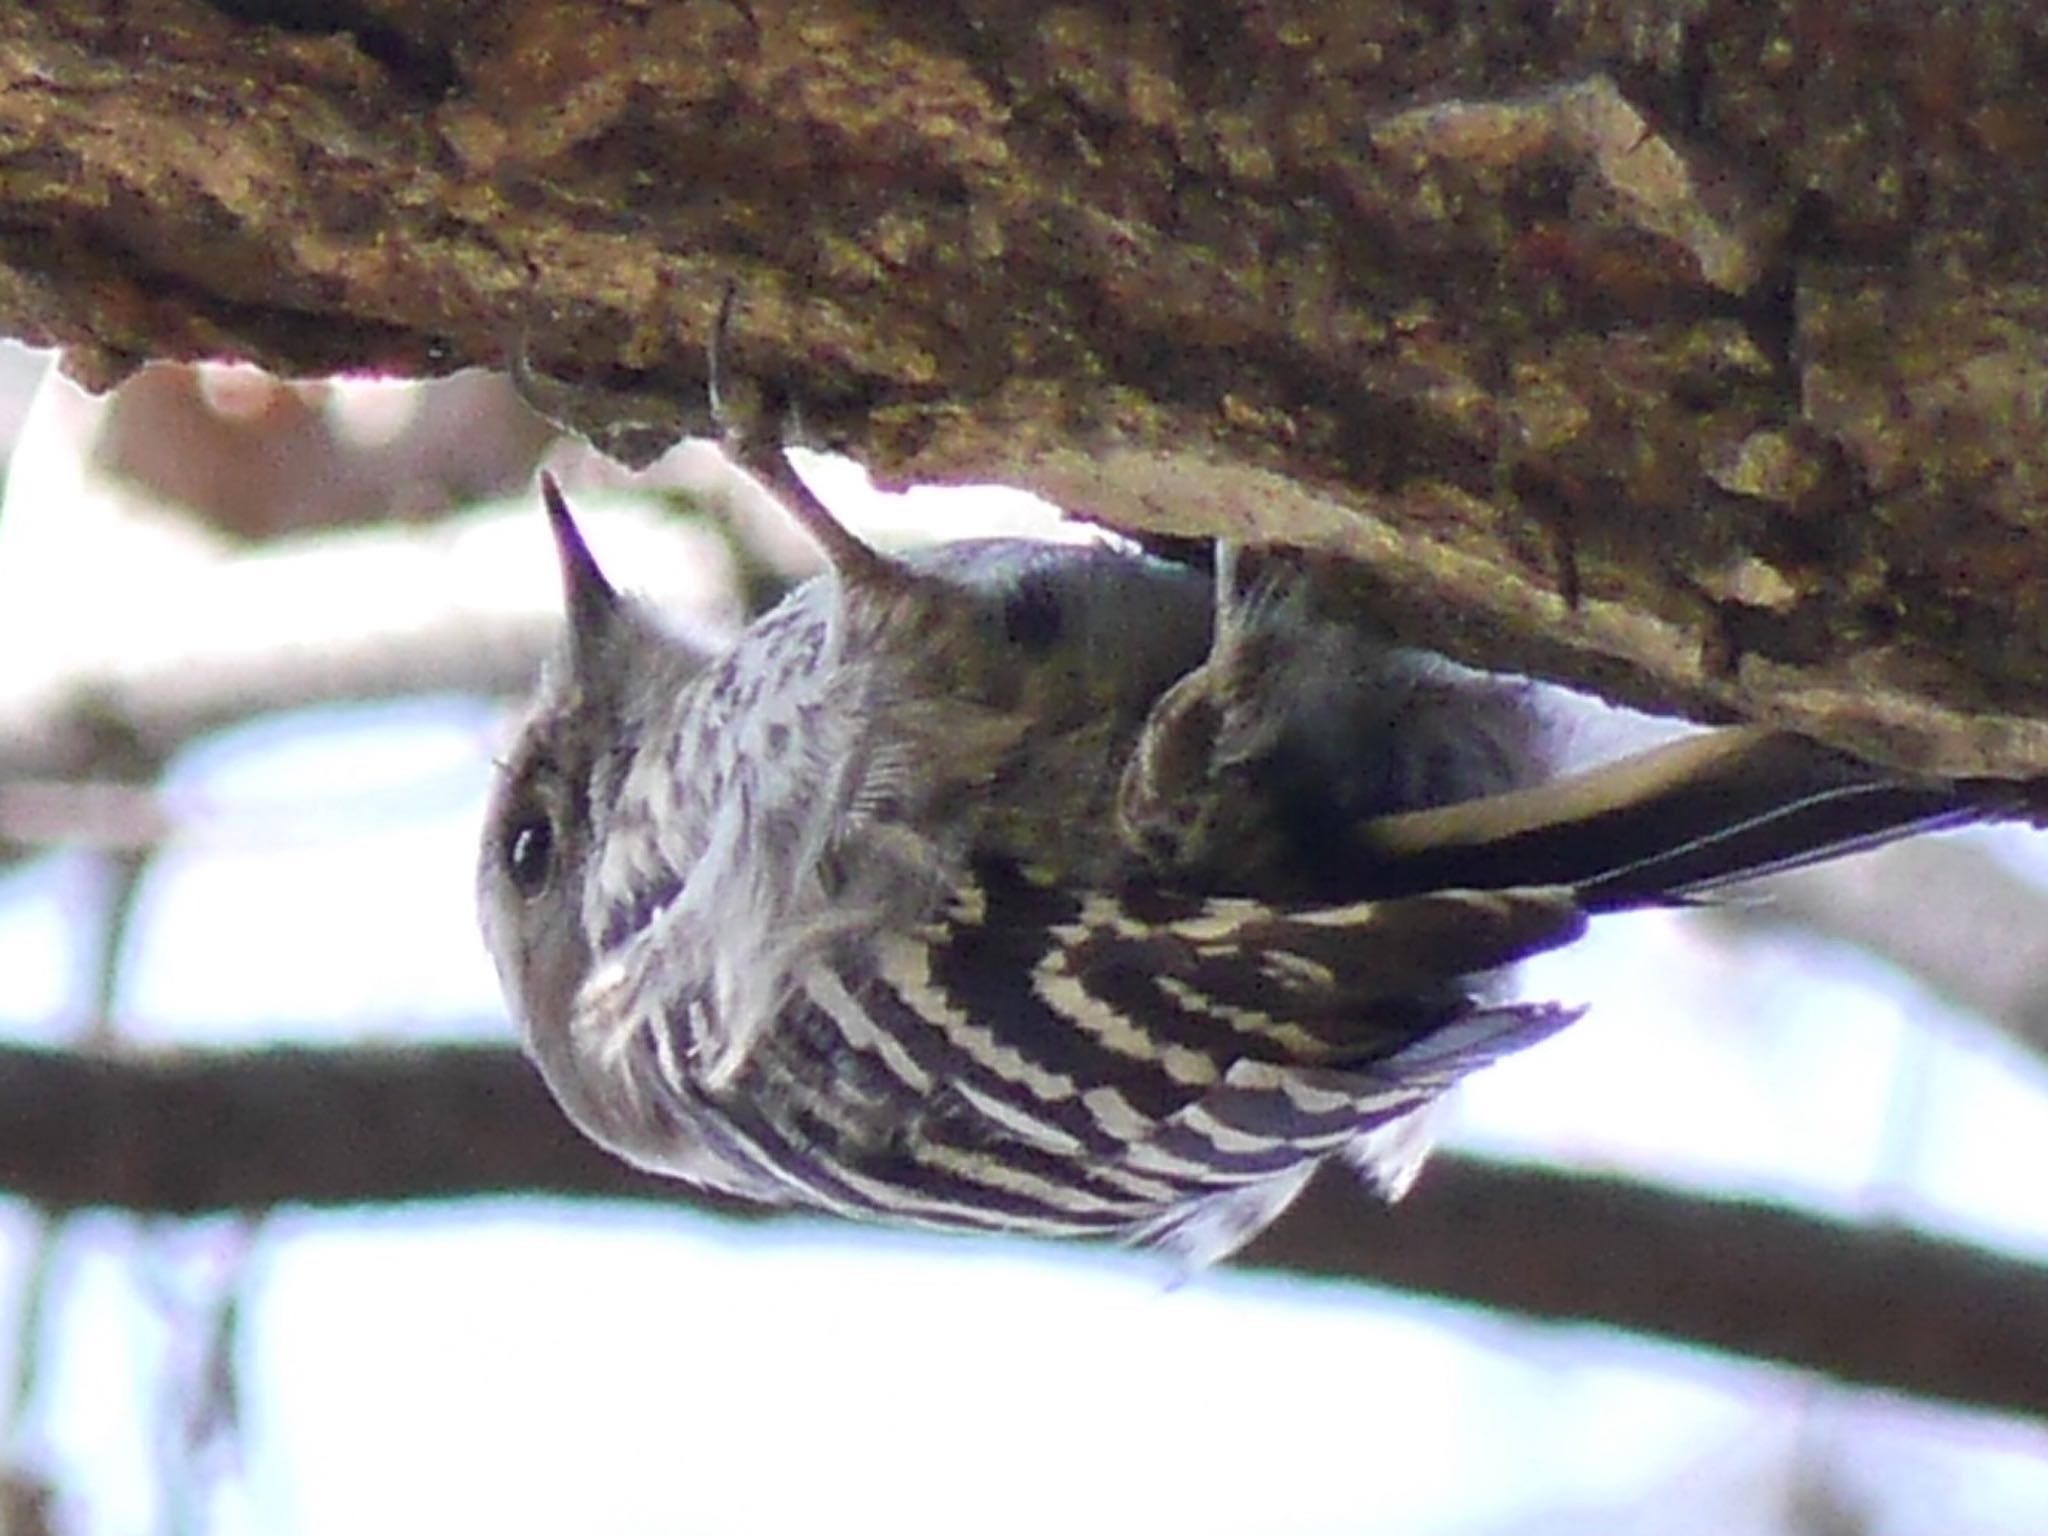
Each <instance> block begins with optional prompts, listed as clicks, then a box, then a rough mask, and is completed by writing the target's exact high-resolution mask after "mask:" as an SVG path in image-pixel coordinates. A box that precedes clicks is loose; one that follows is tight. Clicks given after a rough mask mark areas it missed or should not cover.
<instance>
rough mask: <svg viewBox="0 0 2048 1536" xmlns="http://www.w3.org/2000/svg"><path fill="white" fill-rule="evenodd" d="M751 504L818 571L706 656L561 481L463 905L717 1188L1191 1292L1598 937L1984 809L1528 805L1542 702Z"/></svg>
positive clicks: (1827, 796)
mask: <svg viewBox="0 0 2048 1536" xmlns="http://www.w3.org/2000/svg"><path fill="white" fill-rule="evenodd" d="M750 467H752V468H755V469H756V470H757V471H758V472H761V473H762V474H763V477H764V478H766V479H769V480H770V481H771V482H772V483H773V484H774V486H775V488H776V489H778V490H779V491H780V492H781V493H782V494H783V495H784V496H785V498H786V499H788V500H790V501H791V502H793V503H794V507H793V510H795V511H796V513H797V515H798V516H799V517H801V518H802V519H803V520H804V521H805V522H806V523H807V524H809V525H810V526H812V527H813V528H814V529H817V530H818V531H819V532H820V535H821V539H822V541H823V542H825V543H826V544H827V546H828V549H829V550H830V551H831V552H832V553H833V555H834V559H835V566H836V569H835V571H834V572H833V573H832V574H829V575H827V576H825V577H822V578H820V579H818V580H816V581H814V582H812V583H810V584H808V585H806V586H804V587H802V588H800V589H799V590H798V591H796V592H795V593H794V594H792V595H791V596H790V597H789V599H788V600H786V601H785V602H784V603H783V604H782V605H781V606H780V607H779V608H777V609H776V610H775V611H773V612H772V613H770V614H768V615H767V616H765V617H764V618H762V619H761V620H760V621H759V622H758V623H757V624H756V625H755V626H754V627H753V628H752V629H751V630H749V631H748V633H747V634H746V635H745V636H744V637H743V638H742V639H741V640H740V641H739V643H738V644H737V645H736V646H735V647H734V648H733V650H732V651H730V652H729V653H728V654H726V655H724V656H722V657H716V658H707V657H703V656H700V655H697V654H695V653H694V652H691V651H689V650H688V649H687V648H685V647H684V646H683V645H682V644H681V643H680V642H678V641H676V640H673V639H671V638H669V637H668V636H667V635H666V634H665V633H664V632H663V631H662V629H661V627H660V624H659V621H658V619H657V618H656V617H655V616H654V615H651V614H649V613H646V612H644V611H643V610H642V609H640V608H639V607H638V605H636V604H635V603H633V602H632V601H631V600H630V599H626V598H622V597H620V596H618V595H617V594H616V593H615V592H614V591H613V589H612V588H611V586H610V585H609V584H608V583H607V582H606V581H605V579H604V577H603V576H602V575H601V574H600V573H599V571H598V568H597V566H596V564H595V563H594V562H593V561H592V560H591V558H590V556H589V554H588V552H587V550H586V549H585V548H584V546H583V543H582V540H581V538H580V536H579V535H578V534H577V532H576V529H575V527H574V524H573V522H572V521H571V520H570V517H569V513H568V510H567V508H566V507H565V506H564V505H562V503H561V502H560V499H559V496H558V494H557V493H556V492H555V491H554V489H553V487H552V486H550V487H549V488H548V490H549V501H550V507H551V513H552V516H553V519H554V525H555V530H556V534H557V540H558V544H559V547H560V550H561V555H562V561H563V567H564V571H565V573H566V579H567V585H568V595H569V611H570V615H571V633H570V638H569V644H568V646H567V648H566V653H565V655H564V657H563V659H562V662H561V663H560V664H559V665H558V666H557V667H556V668H555V669H554V670H553V672H552V673H551V674H550V676H549V678H548V679H547V681H546V683H545V685H544V687H543V690H542V694H541V698H540V701H539V703H538V704H537V705H536V706H535V710H534V714H533V716H532V718H531V720H530V721H529V723H528V724H527V727H526V729H525V731H524V733H523V735H522V737H521V739H520V742H519V745H518V747H517V750H516V751H515V752H514V753H513V755H512V756H511V758H510V760H509V762H508V764H507V766H506V768H505V770H504V772H503V774H502V776H501V781H500V783H499V785H498V788H497V792H496V796H495V799H494V803H493V807H492V810H491V813H490V822H489V826H488V828H487V831H486V835H485V839H484V848H483V856H482V863H481V868H480V877H479V879H480V893H481V902H482V908H483V914H484V922H485V928H486V933H487V936H488V939H489V941H490V945H491V948H492V950H493V952H494V954H495V956H496V958H497V961H498V966H499V970H500V974H501V976H502V978H503V980H504V983H505V988H506V992H507V996H508V998H509V999H510V1001H511V1003H512V1007H513V1011H514V1013H515V1014H516V1015H517V1017H518V1019H519V1022H520V1024H521V1026H522V1028H523V1030H524V1032H525V1038H526V1041H527V1044H528V1047H529V1049H530V1051H531V1052H532V1054H533V1056H534V1058H535V1059H536V1061H537V1062H538V1063H539V1065H540V1068H541V1070H542V1072H543V1074H544V1075H545V1076H546V1078H547V1081H548V1083H549V1085H550V1086H551V1087H552V1089H553V1090H554V1092H555V1094H556V1096H557V1097H558V1098H559V1099H560V1100H561V1102H562V1104H563V1105H564V1107H565V1108H566V1109H567V1111H568V1112H569V1114H570V1115H571V1116H572V1117H573V1118H574V1119H575V1120H576V1122H577V1123H578V1124H579V1125H580V1126H581V1127H582V1128H583V1129H584V1130H585V1131H586V1132H587V1133H588V1134H590V1135H591V1136H592V1137H594V1138H595V1139H596V1140H598V1141H599V1142H601V1143H603V1144H604V1145H606V1146H608V1147H610V1148H612V1149H613V1150H614V1151H616V1152H618V1153H619V1154H620V1155H621V1156H623V1157H626V1158H628V1159H629V1160H631V1161H633V1162H635V1163H638V1164H640V1165H642V1166H644V1167H648V1168H652V1169H656V1170H659V1171H663V1172H668V1173H672V1174H676V1175H678V1176H680V1177H683V1178H686V1179H689V1180H692V1181H694V1182H697V1183H700V1184H704V1185H708V1186H711V1187H713V1188H716V1189H720V1190H724V1191H727V1192H731V1193H735V1194H739V1195H742V1196H746V1197H749V1198H754V1199H759V1200H764V1201H770V1202H777V1203H784V1204H792V1205H798V1206H806V1207H811V1208H815V1209H820V1210H826V1211H834V1212H838V1213H841V1214H845V1215H849V1216H854V1217H879V1218H885V1219H892V1220H901V1221H909V1222H916V1223H923V1224H928V1225H934V1226H941V1227H971V1228H993V1229H1003V1230H1017V1231H1027V1232H1037V1233H1048V1234H1066V1233H1114V1234H1121V1235H1126V1236H1136V1237H1141V1238H1149V1239H1158V1240H1162V1241H1165V1242H1168V1243H1170V1244H1172V1245H1174V1246H1176V1247H1177V1248H1179V1249H1180V1250H1181V1251H1182V1252H1184V1253H1186V1254H1188V1255H1190V1256H1191V1257H1193V1258H1196V1259H1206V1258H1212V1257H1215V1256H1217V1255H1218V1254H1221V1253H1223V1252H1227V1251H1228V1250H1229V1249H1231V1248H1233V1247H1235V1246H1236V1245H1237V1244H1238V1243H1240V1242H1242V1241H1243V1240H1244V1239H1245V1238H1246V1237H1248V1236H1249V1235H1250V1234H1251V1233H1252V1232H1254V1231H1256V1230H1257V1229H1258V1227H1260V1226H1262V1225H1263V1224H1264V1223H1265V1222H1266V1221H1268V1220H1270V1219H1271V1217H1272V1216H1274V1215H1275V1214H1277V1213H1278V1211H1279V1210H1280V1209H1282V1208H1283V1207H1284V1206H1285V1205H1286V1203H1287V1201H1288V1200H1289V1199H1291V1198H1292V1197H1293V1195H1294V1194H1295V1193H1296V1192H1297V1191H1298V1190H1299V1188H1300V1187H1301V1185H1302V1183H1303V1182H1304V1181H1305V1179H1306V1178H1307V1176H1308V1174H1309V1173H1310V1172H1312V1171H1313V1170H1314V1169H1315V1168H1316V1167H1317V1166H1318V1165H1320V1164H1321V1163H1323V1162H1324V1161H1326V1160H1328V1159H1330V1158H1332V1157H1347V1158H1349V1159H1350V1160H1351V1161H1353V1162H1354V1163H1356V1164H1358V1165H1359V1166H1360V1167H1361V1168H1362V1169H1363V1170H1364V1171H1365V1172H1366V1173H1367V1174H1368V1175H1369V1176H1371V1177H1373V1178H1374V1179H1376V1180H1377V1182H1379V1183H1380V1184H1381V1185H1382V1186H1383V1187H1384V1188H1385V1189H1386V1190H1387V1191H1388V1192H1389V1193H1398V1192H1399V1190H1400V1188H1401V1187H1403V1186H1404V1185H1405V1183H1406V1180H1407V1178H1408V1177H1409V1176H1410V1175H1412V1173H1413V1171H1414V1168H1415V1166H1416V1165H1417V1163H1418V1161H1419V1148H1420V1147H1421V1146H1422V1145H1423V1142H1422V1139H1421V1138H1420V1137H1418V1136H1416V1135H1415V1134H1413V1131H1414V1128H1415V1126H1416V1123H1417V1121H1416V1117H1417V1116H1418V1115H1419V1114H1420V1113H1421V1112H1422V1111H1424V1110H1425V1109H1426V1108H1427V1107H1428V1106H1429V1105H1430V1104H1431V1102H1432V1101H1433V1100H1435V1099H1436V1098H1437V1097H1438V1096H1439V1095H1440V1094H1441V1093H1442V1092H1443V1091H1444V1089H1446V1088H1447V1087H1448V1086H1450V1085H1451V1084H1452V1083H1453V1082H1455V1081H1456V1080H1457V1079H1458V1078H1459V1077H1461V1076H1463V1075H1464V1074H1466V1073H1468V1072H1470V1071H1472V1070H1474V1069H1476V1068H1478V1067H1480V1066H1483V1065H1485V1064H1486V1063H1487V1062H1489V1061H1492V1060H1494V1059H1495V1058H1497V1057H1499V1056H1500V1055H1502V1054H1504V1053H1506V1052H1509V1051H1513V1050H1517V1049H1520V1048H1522V1047H1523V1046H1526V1045H1529V1044H1531V1043H1533V1042H1534V1041H1536V1040H1539V1039H1541V1038H1543V1037H1544V1036H1546V1035H1548V1034H1550V1033H1551V1032H1553V1031H1554V1030H1556V1029H1558V1028H1559V1027H1561V1026H1562V1025H1564V1024H1565V1023H1567V1022H1569V1020H1570V1018H1571V1017H1572V1016H1573V1015H1572V1014H1571V1013H1570V1012H1569V1011H1568V1010H1564V1009H1560V1008H1557V1007H1553V1006H1549V1005H1543V1004H1527V1003H1513V1002H1507V1001H1504V1000H1502V999H1501V997H1500V996H1499V995H1498V992H1499V989H1498V987H1497V985H1496V984H1495V978H1496V977H1497V975H1498V973H1499V972H1500V971H1501V970H1502V969H1503V968H1505V967H1508V966H1511V965H1512V964H1513V963H1514V962H1515V961H1517V960H1519V959H1521V958H1523V957H1524V956H1527V955H1530V954H1533V953H1536V952H1538V951H1540V950H1543V949H1547V948H1550V947H1552V946H1555V945H1558V944H1562V943H1565V942H1567V941H1569V940H1570V939H1571V938H1573V937H1575V936H1576V935H1577V934H1578V933H1579V932H1580V931H1581V930H1582V929H1583V926H1584V924H1585V922H1586V920H1587V916H1588V914H1589V912H1592V911H1596V910H1599V909H1601V908H1602V907H1607V906H1615V905H1623V904H1628V903H1632V902H1637V901H1643V900H1655V899H1661V898H1663V897H1666V896H1669V895H1671V894H1674V893H1676V892H1678V891H1681V890H1686V889H1692V888H1698V887H1703V886H1707V885H1711V884H1714V883H1718V882H1719V881H1722V880H1725V879H1727V878H1731V877H1733V876H1734V875H1737V874H1739V873H1741V872H1742V871H1743V870H1744V869H1746V868H1749V867H1752V866H1759V867H1760V866H1768V865H1773V864H1776V863H1781V862H1786V861H1797V860H1800V859H1804V858H1807V857H1811V856H1815V855H1816V854H1817V853H1818V852H1821V851H1824V850H1827V849H1830V848H1833V847H1835V846H1838V845H1848V844H1853V843H1856V842H1858V841H1862V840H1868V839H1869V838H1872V837H1875V836H1883V835H1891V834H1893V833H1894V832H1896V831H1898V830H1901V829H1904V828H1909V827H1912V826H1917V825H1921V824H1925V823H1928V822H1930V821H1939V820H1947V819H1958V818H1967V817H1968V816H1970V815H1973V814H1975V813H1974V811H1973V810H1972V809H1971V807H1970V806H1969V805H1968V804H1966V803H1965V801H1964V800H1963V799H1961V798H1959V797H1958V796H1957V795H1956V794H1955V793H1953V792H1952V791H1950V790H1949V789H1948V788H1947V787H1945V786H1914V785H1898V784H1896V783H1894V782H1892V781H1887V780H1883V779H1880V778H1877V777H1875V776H1873V775H1871V774H1869V773H1867V772H1865V771H1863V770H1861V769H1859V768H1856V767H1854V766H1853V765H1850V764H1848V763H1847V762H1846V761H1845V760H1843V759H1840V758H1837V757H1835V756H1834V755H1832V754H1829V753H1826V752H1824V751H1822V750H1821V749H1819V748H1817V747H1813V746H1812V745H1810V744H1808V743H1805V742H1803V741H1799V740H1797V739H1796V738H1790V737H1783V736H1770V735H1766V734H1763V733H1756V732H1738V733H1731V734H1727V735H1723V736H1719V737H1710V738H1704V739H1703V740H1702V742H1696V743H1687V744H1681V745H1679V746H1678V747H1675V748H1671V749H1667V750H1666V751H1664V752H1663V753H1659V754H1651V755H1650V756H1649V757H1647V758H1645V759H1642V760H1640V761H1637V762H1633V763H1631V764H1627V765H1624V766H1622V767H1621V768H1619V769H1615V770H1609V771H1608V773H1609V777H1607V778H1606V779H1604V780H1602V779H1600V778H1598V777H1597V776H1596V777H1591V778H1587V779H1583V780H1573V781H1563V782H1560V783H1549V782H1547V780H1548V775H1549V765H1548V763H1547V761H1546V753H1545V751H1544V749H1543V738H1544V731H1543V727H1542V723H1541V721H1540V720H1539V719H1538V718H1537V716H1536V714H1535V711H1534V709H1533V706H1532V704H1531V702H1530V699H1529V697H1528V695H1527V692H1526V690H1524V689H1523V688H1522V687H1520V686H1519V685H1516V684H1512V683H1507V682H1503V681H1500V680H1497V679H1491V678H1486V677H1482V676H1480V675H1478V674H1474V673H1470V672H1466V671H1464V670H1462V669H1458V668H1455V667H1452V666H1450V664H1448V663H1446V662H1443V661H1441V660H1440V659H1438V658H1434V657H1430V656H1427V655H1423V654H1420V653H1415V652H1410V651H1403V650H1400V649H1398V648H1395V647H1392V646H1390V645H1389V644H1387V643H1385V642H1384V641H1382V640H1380V639H1377V638H1374V637H1372V636H1370V635H1367V634H1364V633H1362V632H1359V631H1357V630H1355V629H1351V628H1347V627H1344V626H1341V625H1336V624H1333V623H1330V622H1328V621H1325V620H1322V619H1319V618H1317V617H1315V616H1314V615H1313V614H1312V613H1310V612H1309V611H1308V605H1307V604H1306V603H1305V602H1304V601H1302V600H1301V598H1300V594H1299V592H1298V591H1297V590H1294V589H1292V588H1290V587H1289V586H1288V585H1287V583H1286V581H1285V579H1284V577H1271V576H1268V577H1266V578H1262V579H1260V580H1258V581H1255V582H1254V581H1246V582H1245V583H1244V585H1243V587H1242V588H1240V587H1239V585H1238V577H1237V574H1236V565H1235V562H1234V561H1231V560H1226V561H1225V562H1224V567H1223V571H1222V573H1221V576H1220V598H1221V600H1220V602H1218V601H1214V600H1212V594H1211V591H1210V588H1209V585H1208V583H1207V582H1206V581H1204V580H1203V579H1202V578H1200V577H1198V576H1196V575H1194V574H1192V573H1190V572H1188V571H1186V570H1183V569H1181V568H1179V567H1175V566H1172V565H1168V564H1165V563H1162V562H1159V561H1155V560H1152V559H1149V558H1147V557H1144V556H1141V555H1136V554H1129V553H1123V552H1119V551H1115V550H1110V549H1106V548H1075V547H1067V546H1040V545H1027V544H1020V543H1014V542H1001V541H998V542H988V543H978V544H968V545H958V546H953V547H951V548H948V549H945V550H941V551H939V552H936V553H934V554H931V555H928V556H924V557H921V558H918V559H914V560H905V561H901V562H898V561H894V560H889V559H885V558H884V557H882V556H879V555H877V554H875V553H873V552H872V551H868V550H867V549H866V548H865V546H861V545H859V544H858V543H856V542H854V541H852V540H851V539H850V538H849V537H848V536H846V535H844V534H843V533H839V532H837V531H836V525H833V524H831V523H830V520H829V518H828V517H827V515H826V514H825V513H824V512H823V509H822V508H819V507H818V506H817V505H816V504H815V502H812V501H810V500H809V497H808V493H807V492H804V491H803V490H802V488H801V486H800V485H799V484H797V483H796V482H795V481H794V477H793V476H791V475H789V474H788V472H787V469H786V467H785V466H783V465H782V461H781V459H780V455H779V454H772V455H770V456H768V457H767V458H757V459H756V460H754V461H753V462H752V463H751V464H750ZM1219 610H1220V611H1221V613H1222V615H1223V620H1222V622H1221V623H1220V624H1213V623H1212V617H1213V615H1214V614H1215V613H1216V612H1217V611H1219ZM1603 784H1604V785H1605V786H1607V787H1606V789H1605V790H1604V791H1603V789H1602V785H1603ZM1788 807H1789V809H1788Z"/></svg>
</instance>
